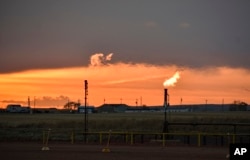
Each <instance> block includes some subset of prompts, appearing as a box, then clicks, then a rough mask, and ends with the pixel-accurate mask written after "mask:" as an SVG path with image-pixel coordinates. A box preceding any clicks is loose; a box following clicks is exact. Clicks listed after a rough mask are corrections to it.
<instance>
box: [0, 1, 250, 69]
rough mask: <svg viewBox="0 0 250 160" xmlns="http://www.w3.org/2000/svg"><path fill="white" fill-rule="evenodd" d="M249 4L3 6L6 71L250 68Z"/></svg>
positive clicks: (1, 42) (0, 26)
mask: <svg viewBox="0 0 250 160" xmlns="http://www.w3.org/2000/svg"><path fill="white" fill-rule="evenodd" d="M249 8H250V2H249V1H232V0H222V1H209V0H207V1H202V2H201V1H199V0H190V1H185V2H184V1H129V2H127V1H119V2H118V1H112V0H108V1H77V0H75V1H68V0H61V1H46V0H44V1H33V0H24V1H17V0H16V1H15V0H12V1H9V0H2V1H1V2H0V21H1V23H0V73H7V72H15V71H21V70H27V69H38V68H62V67H71V66H72V67H73V66H84V65H88V64H89V57H90V55H91V54H93V53H96V52H103V53H110V52H113V53H114V54H115V56H114V58H113V60H114V62H118V61H124V62H133V63H137V62H144V63H150V64H158V65H161V64H177V65H181V66H192V67H204V66H232V67H244V68H248V69H249V68H250V63H249V60H248V59H249V53H250V39H249V37H250V31H249V28H250V21H249V15H250V10H249Z"/></svg>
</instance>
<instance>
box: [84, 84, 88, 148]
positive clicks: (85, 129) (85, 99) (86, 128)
mask: <svg viewBox="0 0 250 160" xmlns="http://www.w3.org/2000/svg"><path fill="white" fill-rule="evenodd" d="M87 96H88V81H87V80H84V132H85V136H84V137H85V139H84V140H85V143H86V142H87V132H88V111H87V99H88V98H87Z"/></svg>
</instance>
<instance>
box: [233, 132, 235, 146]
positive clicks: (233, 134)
mask: <svg viewBox="0 0 250 160" xmlns="http://www.w3.org/2000/svg"><path fill="white" fill-rule="evenodd" d="M234 143H235V134H233V144H234Z"/></svg>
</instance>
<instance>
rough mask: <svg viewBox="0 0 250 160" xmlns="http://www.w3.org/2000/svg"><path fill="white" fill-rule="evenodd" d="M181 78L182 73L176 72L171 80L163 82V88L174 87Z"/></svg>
mask: <svg viewBox="0 0 250 160" xmlns="http://www.w3.org/2000/svg"><path fill="white" fill-rule="evenodd" d="M179 78H180V73H179V72H178V71H177V72H175V74H174V75H173V76H172V77H171V78H169V79H167V80H165V81H164V82H163V86H164V87H168V86H174V85H175V83H176V82H177V79H179Z"/></svg>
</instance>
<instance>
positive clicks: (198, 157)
mask: <svg viewBox="0 0 250 160" xmlns="http://www.w3.org/2000/svg"><path fill="white" fill-rule="evenodd" d="M104 147H105V146H101V145H85V144H73V145H72V144H63V143H52V144H49V148H50V150H49V151H42V150H41V149H42V144H41V143H34V142H8V143H7V142H0V159H1V160H21V159H22V160H85V159H86V160H100V159H101V160H154V159H156V160H166V159H169V160H222V159H226V154H227V153H228V148H227V147H223V148H222V147H215V148H213V147H189V146H181V147H180V146H171V147H159V146H143V145H140V146H127V145H125V146H120V145H119V146H118V145H113V146H112V145H111V146H110V150H111V152H110V153H103V152H102V149H103V148H104Z"/></svg>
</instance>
